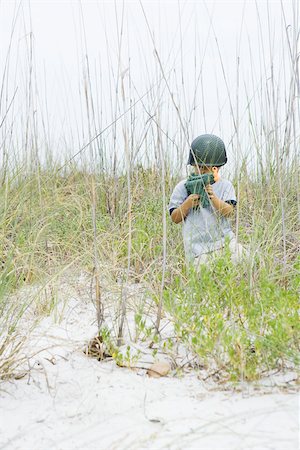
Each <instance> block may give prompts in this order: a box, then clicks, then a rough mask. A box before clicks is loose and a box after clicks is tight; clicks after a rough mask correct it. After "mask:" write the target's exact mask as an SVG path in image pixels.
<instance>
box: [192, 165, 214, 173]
mask: <svg viewBox="0 0 300 450" xmlns="http://www.w3.org/2000/svg"><path fill="white" fill-rule="evenodd" d="M194 169H195V173H197V174H199V175H202V174H203V173H209V172H212V168H211V167H207V166H194Z"/></svg>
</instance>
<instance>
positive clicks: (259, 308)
mask: <svg viewBox="0 0 300 450" xmlns="http://www.w3.org/2000/svg"><path fill="white" fill-rule="evenodd" d="M296 16H297V11H296V10H295V23H294V24H293V29H295V30H297V29H298V28H297V20H296ZM152 39H153V38H152ZM270 39H271V37H270ZM286 39H287V42H286V44H285V45H288V48H289V52H288V58H289V60H288V63H286V62H285V63H286V65H288V68H289V70H288V69H287V68H286V72H285V79H286V83H285V87H284V89H285V90H284V92H281V87H280V86H279V85H277V82H278V80H277V79H276V77H275V75H274V72H273V71H271V74H270V73H269V72H268V70H266V69H265V70H266V71H265V72H264V73H260V74H259V76H258V79H259V80H260V81H259V83H258V86H259V88H258V87H257V85H255V86H253V95H252V94H251V95H252V97H251V96H250V93H249V91H248V88H247V89H245V93H244V95H243V97H244V98H246V99H247V105H246V108H245V111H244V116H247V123H246V125H247V129H248V134H249V137H248V143H247V145H248V147H249V149H250V151H249V155H248V157H247V158H246V157H244V156H243V157H242V156H241V155H242V152H241V146H242V144H241V142H242V140H241V134H242V126H241V122H240V121H241V111H240V107H239V100H240V98H241V96H242V94H241V92H240V91H239V83H238V82H237V91H236V92H235V93H233V94H232V95H231V94H230V93H229V91H228V104H229V105H230V111H231V113H230V114H231V120H232V124H233V133H232V142H231V144H230V145H231V147H232V150H233V151H232V154H234V155H235V156H234V159H233V158H232V159H233V161H232V165H233V166H234V165H236V170H234V171H231V174H230V178H231V179H232V181H233V183H234V185H235V187H236V190H237V193H238V206H237V210H236V217H235V218H233V228H234V230H235V232H236V234H237V236H238V238H239V240H240V242H241V243H242V244H243V245H245V246H247V247H248V248H249V251H250V255H251V257H250V259H249V260H248V261H247V262H244V263H243V264H241V265H239V266H233V265H232V264H231V263H230V259H229V257H228V254H227V255H226V254H225V255H224V256H223V257H220V258H218V259H217V260H216V261H214V263H213V264H211V265H209V266H207V267H205V268H203V269H202V270H201V273H196V272H195V271H194V270H193V269H192V268H191V267H187V266H186V264H185V259H184V252H183V245H182V237H181V226H180V225H175V224H173V223H171V221H170V220H169V217H168V211H167V207H166V206H167V203H168V199H169V196H170V193H171V191H172V189H173V187H174V186H175V184H176V183H177V182H178V180H179V178H180V177H182V175H180V173H181V171H182V167H183V164H182V161H183V159H185V157H187V148H188V136H191V134H192V130H191V129H190V120H188V118H189V117H191V115H192V114H193V111H194V109H195V98H196V95H197V92H196V91H197V89H198V87H199V86H201V84H202V82H203V80H202V79H201V73H202V72H201V71H200V72H199V73H200V75H199V79H198V80H197V83H196V85H197V86H196V87H197V89H196V87H195V98H194V99H193V102H192V103H191V105H189V106H190V110H189V111H188V107H187V105H186V102H184V106H185V107H183V105H180V101H179V100H178V102H177V101H175V100H176V99H175V96H173V95H172V93H171V92H172V89H174V90H178V91H180V90H181V89H182V90H183V91H184V87H183V86H178V85H177V84H176V85H175V86H173V87H172V86H171V85H170V84H171V81H172V80H170V78H169V76H168V74H167V73H166V72H165V69H164V67H163V61H162V60H161V58H160V56H159V53H158V51H157V49H155V55H156V57H157V74H156V80H158V82H156V84H155V83H154V84H153V83H152V84H151V86H152V87H151V88H150V89H149V91H148V93H149V94H148V95H147V96H146V97H145V96H144V97H138V98H136V97H135V93H134V90H133V87H132V85H131V81H132V80H131V78H130V69H129V74H128V80H129V82H128V85H127V84H126V83H125V82H124V76H123V75H122V74H121V71H120V67H119V66H118V68H117V70H116V74H115V75H116V76H115V78H114V77H113V76H112V77H111V80H110V81H111V88H112V86H113V87H114V89H115V93H116V94H115V95H116V99H115V98H114V96H113V94H111V95H112V97H111V104H112V105H113V104H114V102H116V107H115V110H114V111H113V113H114V114H115V116H114V118H113V121H112V123H111V125H110V126H109V127H107V129H109V131H110V130H111V131H112V134H111V136H109V135H108V134H107V135H105V134H104V132H103V133H102V132H100V133H98V134H97V133H96V131H95V132H94V130H101V128H102V127H101V121H100V124H99V123H97V126H96V125H95V124H96V116H97V115H98V116H99V117H100V116H102V110H101V105H100V106H98V108H100V110H98V111H96V114H95V109H96V106H95V105H96V104H97V102H96V101H95V102H93V98H94V97H93V96H95V95H96V97H97V99H98V93H96V94H95V93H94V91H93V89H92V80H91V79H90V78H89V62H88V58H86V63H84V64H86V66H84V74H85V77H84V82H83V91H84V97H83V99H82V102H83V104H84V105H85V106H84V107H85V108H86V116H87V117H88V121H87V122H88V123H87V125H86V124H85V125H84V126H83V128H84V127H85V126H86V128H85V130H84V131H85V133H83V135H84V136H86V135H87V136H89V140H88V144H85V145H84V146H83V147H82V148H81V149H80V151H78V152H77V153H76V151H74V152H72V157H71V158H67V157H65V161H64V162H63V161H60V162H59V161H55V158H54V156H53V154H52V151H51V149H49V148H48V149H47V154H46V158H45V161H42V158H40V155H39V145H40V144H39V142H40V141H42V139H40V136H38V135H37V130H36V128H35V126H34V124H35V113H36V111H35V105H34V101H35V100H34V96H33V92H35V90H34V87H33V85H34V76H33V73H34V67H33V57H32V53H33V49H32V48H31V47H30V50H31V51H30V52H28V54H29V55H30V57H29V60H28V77H29V78H28V80H27V83H25V84H26V86H27V89H28V92H27V93H26V98H28V99H31V101H29V105H28V108H27V110H26V116H25V118H24V117H23V119H22V121H21V122H22V124H23V125H24V129H23V130H22V133H24V135H25V136H26V139H24V142H22V145H21V147H22V150H23V151H24V153H23V159H22V157H20V156H19V154H18V153H17V152H16V151H15V147H14V146H13V145H12V141H11V140H10V136H11V135H14V134H15V135H17V134H18V133H17V130H16V128H14V127H15V117H14V115H13V109H11V104H13V100H14V96H10V95H9V94H10V93H9V92H7V93H6V95H4V92H5V89H8V87H7V86H8V82H7V80H8V78H9V76H10V73H9V64H7V66H6V67H5V69H4V74H3V77H2V80H3V81H2V89H1V95H0V106H1V107H2V109H0V111H4V113H3V112H2V113H1V114H2V117H3V118H2V120H1V121H0V129H1V133H2V144H1V148H2V156H1V158H2V159H1V163H2V166H1V173H0V262H1V271H0V378H5V377H8V376H10V375H11V373H12V372H13V370H14V367H15V365H16V364H17V363H18V361H19V358H20V349H21V346H22V342H23V341H24V332H21V331H20V328H19V322H20V319H21V318H22V317H23V318H24V317H25V314H26V312H27V311H28V308H29V306H30V305H29V300H28V299H27V297H26V295H24V296H23V297H22V299H21V300H20V301H18V302H16V301H15V297H14V294H16V293H17V292H19V291H20V289H24V288H26V287H28V286H37V285H44V286H45V285H47V284H48V283H51V280H54V279H55V278H56V277H59V276H60V274H61V273H63V272H64V271H65V270H66V269H67V268H69V267H74V266H75V267H76V268H84V269H86V270H87V271H89V272H90V273H91V277H94V279H95V281H96V284H95V286H96V287H95V302H96V306H97V320H98V328H99V333H100V332H101V329H103V330H105V333H104V334H105V337H106V339H107V340H108V339H110V340H111V341H113V342H112V344H113V345H112V347H113V348H114V349H116V348H117V344H118V343H119V342H121V341H122V334H123V325H124V317H125V316H126V304H124V303H123V304H122V305H120V315H121V317H122V318H123V321H122V320H121V321H120V324H119V328H118V332H117V333H115V335H110V336H108V334H107V330H106V329H105V328H104V327H105V324H103V316H102V312H103V304H102V298H101V282H102V280H103V279H104V278H105V277H106V276H107V277H109V278H110V279H111V280H116V279H118V278H119V277H121V278H122V281H123V282H124V283H132V282H134V283H141V284H143V285H144V286H145V287H146V288H147V290H148V292H149V295H150V296H151V298H152V299H153V300H154V301H155V303H156V305H157V320H156V324H155V326H153V327H152V329H151V330H150V331H149V330H148V331H147V335H148V337H149V336H151V338H152V339H153V340H156V341H158V342H159V330H160V319H161V315H162V314H163V313H164V311H168V312H169V314H170V316H171V317H172V318H173V321H174V328H175V333H176V336H175V338H176V339H178V340H181V341H183V342H184V343H185V344H186V345H188V346H189V347H190V348H191V350H192V351H193V352H194V354H195V355H196V356H197V357H198V361H199V364H204V365H206V366H213V367H216V369H218V370H222V371H223V372H224V374H225V376H226V377H229V378H231V379H235V380H239V379H256V378H257V377H259V376H260V375H261V374H262V373H263V372H264V371H268V370H270V369H274V368H278V369H281V368H284V367H286V366H292V367H294V366H295V365H297V364H298V362H299V361H298V356H297V355H298V352H299V324H298V321H297V308H298V303H297V301H298V294H299V268H300V260H299V218H298V217H299V192H300V190H299V178H298V168H299V152H298V149H299V145H300V142H299V130H298V125H299V120H300V116H299V114H300V113H299V104H297V102H296V98H297V95H298V97H299V94H297V86H298V87H299V73H298V70H297V62H298V58H299V56H298V54H297V48H298V44H299V35H297V34H296V33H295V34H294V38H293V40H292V39H290V37H289V36H287V37H286ZM271 44H272V42H271V41H270V46H271V47H272V45H271ZM153 45H154V47H155V43H154V42H153ZM120 47H121V46H120ZM218 50H219V48H218ZM119 51H121V50H120V49H119ZM261 53H262V54H261V57H262V59H263V58H265V57H266V56H265V53H264V51H263V48H262V49H261ZM8 60H9V57H8ZM218 62H219V63H220V67H221V68H222V69H224V67H223V61H222V59H221V57H220V61H218ZM271 62H272V61H271ZM262 66H264V67H265V66H267V64H263V65H262ZM197 67H198V66H197ZM197 67H195V72H196V70H197ZM271 67H272V68H273V65H272V64H271ZM198 69H199V68H198ZM182 70H183V68H182ZM201 70H202V69H201ZM238 70H239V67H237V72H238ZM251 70H252V71H253V73H252V72H251V75H252V79H255V73H254V66H252V69H251ZM272 70H273V69H272ZM174 73H175V75H176V71H175V70H174ZM221 73H222V71H221ZM182 74H183V72H181V73H177V75H178V76H179V75H182ZM223 74H224V79H225V84H226V86H227V78H226V74H225V73H224V72H223ZM182 76H183V75H182ZM288 77H289V78H288ZM11 78H12V79H13V77H11ZM175 78H176V76H175ZM237 81H239V78H238V80H237ZM176 83H177V82H176ZM254 84H255V83H254ZM153 86H155V89H154V88H153ZM171 87H172V89H171ZM35 88H36V87H35ZM166 88H167V89H166ZM111 92H113V89H111ZM125 93H126V95H125ZM162 94H164V96H165V97H164V100H165V103H163V102H162ZM11 97H12V99H11ZM250 97H251V98H250ZM185 100H186V99H185ZM202 100H203V98H202ZM147 101H148V104H147ZM138 102H140V104H142V107H143V113H142V114H141V116H139V118H140V117H141V118H142V120H143V119H145V120H144V122H143V126H142V133H140V134H139V130H140V128H138V127H137V126H136V123H137V122H138V118H137V115H138V113H137V112H136V111H135V109H134V108H133V105H134V106H135V105H136V104H137V103H138ZM234 104H236V105H237V106H236V109H235V108H234V107H233V105H234ZM282 105H283V106H284V112H282V111H281V109H280V108H281V107H282ZM84 107H83V109H84ZM152 109H153V110H154V113H153V114H152V113H151V114H150V113H149V111H151V110H152ZM172 109H173V110H174V111H175V112H176V116H177V122H176V123H175V126H174V124H172V130H173V131H172V133H173V134H172V133H171V132H169V131H168V129H166V127H165V123H164V122H163V119H162V118H163V117H164V115H165V114H166V111H170V110H172ZM121 110H122V111H127V113H126V114H120V113H119V111H121ZM184 112H185V114H184ZM204 115H205V113H204ZM150 116H151V118H150V119H149V117H150ZM282 116H283V117H284V119H283V121H282V123H279V120H280V117H282ZM204 119H205V117H204ZM204 123H205V120H204ZM297 124H298V125H297ZM243 126H245V123H244V124H243ZM174 127H175V132H174ZM221 128H222V127H221ZM135 130H137V131H135ZM119 141H121V143H122V149H123V150H124V151H123V152H122V154H120V155H119V154H118V152H117V147H118V146H120V145H119V144H120V142H119ZM117 144H118V145H117ZM87 149H88V150H89V156H86V157H85V156H84V155H86V153H85V152H86V150H87ZM107 149H108V150H109V149H111V151H108V152H107ZM141 149H143V150H144V151H145V155H142V154H141V152H142V150H141ZM10 150H11V151H10ZM75 155H76V156H78V155H80V156H81V157H82V159H81V161H80V162H79V159H78V158H77V159H76V158H75ZM137 155H138V156H137ZM118 158H119V160H118ZM91 167H92V170H91ZM221 176H222V172H221ZM49 280H50V281H49ZM39 295H40V291H39V290H37V294H36V297H37V302H36V308H35V309H34V311H33V314H35V315H36V318H39V317H41V316H43V315H47V314H49V313H50V312H51V311H52V310H53V307H54V305H55V302H56V301H57V298H56V294H53V295H52V294H50V295H49V297H47V298H46V300H45V299H44V300H43V303H41V301H40V297H39ZM30 301H31V300H30ZM124 301H125V302H126V299H125V300H124ZM146 315H147V311H146V309H145V308H143V307H141V308H139V310H138V311H137V314H136V322H137V326H138V327H140V328H141V330H144V328H145V320H144V319H146ZM115 353H116V355H118V357H120V355H119V354H118V352H117V350H116V352H115ZM127 356H128V357H127V359H128V360H129V359H130V355H127Z"/></svg>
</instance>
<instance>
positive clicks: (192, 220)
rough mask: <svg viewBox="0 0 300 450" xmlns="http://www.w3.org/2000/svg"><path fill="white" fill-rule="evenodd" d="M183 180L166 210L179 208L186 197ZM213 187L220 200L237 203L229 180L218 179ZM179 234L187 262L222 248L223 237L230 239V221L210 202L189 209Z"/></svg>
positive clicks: (231, 234)
mask: <svg viewBox="0 0 300 450" xmlns="http://www.w3.org/2000/svg"><path fill="white" fill-rule="evenodd" d="M186 181H187V180H186V179H185V180H182V181H180V182H179V183H178V184H177V185H176V186H175V189H174V191H173V193H172V195H171V198H170V203H169V205H168V209H169V211H170V210H172V209H174V208H178V207H179V206H180V205H181V204H182V203H183V202H184V200H185V199H186V198H187V197H188V193H187V190H186V188H185V182H186ZM212 190H213V192H214V193H215V195H216V196H217V197H218V198H219V199H220V200H223V201H224V202H226V201H229V202H230V201H232V202H233V203H236V195H235V191H234V187H233V185H232V184H231V183H230V181H228V180H223V179H220V180H219V181H217V182H216V183H214V184H212ZM182 234H183V244H184V250H185V255H186V258H187V260H188V261H191V260H193V258H195V257H196V256H198V255H201V254H203V253H208V252H212V251H214V250H218V249H219V248H222V247H223V246H224V244H225V238H227V239H229V240H231V239H232V238H233V237H234V233H233V232H232V230H231V226H230V222H229V220H228V219H227V218H226V217H224V216H222V215H221V214H220V213H219V212H218V211H217V210H216V209H215V208H214V207H213V206H211V205H210V206H209V207H208V208H203V207H201V206H200V207H199V208H197V209H190V211H189V213H188V215H187V216H186V218H185V220H184V221H183V226H182Z"/></svg>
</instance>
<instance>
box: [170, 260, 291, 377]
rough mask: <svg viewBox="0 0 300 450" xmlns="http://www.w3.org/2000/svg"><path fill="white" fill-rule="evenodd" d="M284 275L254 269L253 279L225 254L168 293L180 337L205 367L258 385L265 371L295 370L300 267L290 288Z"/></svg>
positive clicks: (178, 280) (178, 279)
mask: <svg viewBox="0 0 300 450" xmlns="http://www.w3.org/2000/svg"><path fill="white" fill-rule="evenodd" d="M281 272H282V268H281V267H274V270H273V273H270V272H267V271H266V270H257V269H255V270H254V271H253V272H252V274H251V278H252V279H251V280H249V275H248V273H249V272H248V270H247V267H246V268H245V265H238V266H234V265H232V263H231V262H230V258H229V256H226V255H225V256H224V257H220V258H217V259H216V260H214V261H213V262H212V263H211V264H210V265H208V266H202V267H201V269H200V271H199V272H197V271H195V269H194V268H192V267H191V268H190V269H188V270H187V272H186V274H185V277H180V276H179V277H176V278H175V279H174V281H173V283H172V284H171V285H170V286H168V288H167V289H165V292H164V303H165V307H166V308H167V310H168V311H169V312H170V313H171V314H172V316H173V317H174V323H175V331H176V334H177V336H178V337H179V338H180V339H183V341H184V342H186V343H187V344H188V346H189V347H190V348H191V349H192V351H193V352H194V353H195V354H196V355H197V356H198V357H199V362H200V363H201V364H205V365H206V366H211V367H216V368H217V369H218V370H220V372H223V374H226V375H225V376H227V377H228V378H230V379H231V380H240V379H247V380H253V379H257V378H258V377H259V376H260V375H261V374H262V373H264V372H265V371H269V370H272V369H275V368H284V367H291V366H292V367H296V366H297V364H298V363H299V357H298V355H299V339H298V338H299V321H298V315H297V307H298V306H297V305H298V294H297V290H296V289H295V286H296V284H297V283H299V278H298V273H297V264H295V267H294V268H293V271H292V273H291V275H290V277H289V286H286V285H285V284H282V283H281V282H280V276H281ZM297 336H298V337H297Z"/></svg>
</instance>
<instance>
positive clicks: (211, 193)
mask: <svg viewBox="0 0 300 450" xmlns="http://www.w3.org/2000/svg"><path fill="white" fill-rule="evenodd" d="M205 190H206V192H207V195H208V197H209V198H210V199H211V200H212V199H213V198H214V196H215V194H214V191H213V189H212V185H211V184H207V185H206V186H205Z"/></svg>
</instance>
